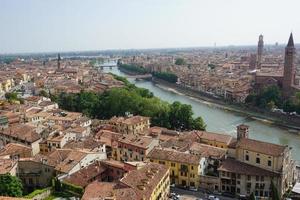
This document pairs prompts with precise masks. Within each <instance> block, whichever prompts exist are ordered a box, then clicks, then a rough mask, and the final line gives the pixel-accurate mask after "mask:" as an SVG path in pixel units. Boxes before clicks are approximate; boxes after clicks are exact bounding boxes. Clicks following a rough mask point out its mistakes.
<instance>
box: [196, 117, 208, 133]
mask: <svg viewBox="0 0 300 200" xmlns="http://www.w3.org/2000/svg"><path fill="white" fill-rule="evenodd" d="M193 129H195V130H201V131H205V129H206V124H205V123H204V121H203V119H202V117H197V118H196V119H194V120H193Z"/></svg>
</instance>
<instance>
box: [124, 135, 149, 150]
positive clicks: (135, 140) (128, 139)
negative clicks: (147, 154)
mask: <svg viewBox="0 0 300 200" xmlns="http://www.w3.org/2000/svg"><path fill="white" fill-rule="evenodd" d="M153 140H154V138H151V137H148V136H136V135H123V137H119V138H118V143H123V144H130V145H132V146H136V147H139V148H144V149H147V148H148V147H149V145H150V144H151V143H152V141H153Z"/></svg>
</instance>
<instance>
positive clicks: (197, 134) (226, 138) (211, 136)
mask: <svg viewBox="0 0 300 200" xmlns="http://www.w3.org/2000/svg"><path fill="white" fill-rule="evenodd" d="M190 134H191V135H190V137H194V138H195V139H198V140H199V139H200V140H201V139H203V140H210V141H217V142H222V143H225V144H229V143H230V141H231V140H232V138H233V137H232V136H230V135H225V134H219V133H211V132H206V131H192V132H190ZM187 137H189V136H187Z"/></svg>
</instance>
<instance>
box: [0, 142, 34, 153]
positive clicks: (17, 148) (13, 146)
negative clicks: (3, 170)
mask: <svg viewBox="0 0 300 200" xmlns="http://www.w3.org/2000/svg"><path fill="white" fill-rule="evenodd" d="M23 153H26V154H28V155H31V153H32V149H31V148H30V147H28V146H25V145H22V144H17V143H9V144H7V145H5V146H4V148H3V149H1V150H0V156H5V155H9V156H13V155H18V154H23Z"/></svg>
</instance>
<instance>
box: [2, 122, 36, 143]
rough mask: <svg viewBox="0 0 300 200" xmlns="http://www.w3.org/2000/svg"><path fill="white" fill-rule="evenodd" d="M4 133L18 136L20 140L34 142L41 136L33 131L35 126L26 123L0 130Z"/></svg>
mask: <svg viewBox="0 0 300 200" xmlns="http://www.w3.org/2000/svg"><path fill="white" fill-rule="evenodd" d="M2 133H3V134H4V135H8V136H11V137H15V138H18V139H20V140H25V141H27V142H35V141H37V140H39V139H40V138H41V137H40V135H39V134H38V133H37V132H36V131H35V127H33V126H29V125H26V124H16V125H13V126H11V127H9V128H6V129H4V130H3V131H2Z"/></svg>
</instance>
